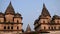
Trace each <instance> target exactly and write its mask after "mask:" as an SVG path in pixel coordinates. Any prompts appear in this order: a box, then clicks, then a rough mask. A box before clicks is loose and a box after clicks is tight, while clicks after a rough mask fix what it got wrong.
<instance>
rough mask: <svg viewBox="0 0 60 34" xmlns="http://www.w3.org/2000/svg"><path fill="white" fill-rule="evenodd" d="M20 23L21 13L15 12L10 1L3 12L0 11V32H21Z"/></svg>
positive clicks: (13, 33)
mask: <svg viewBox="0 0 60 34" xmlns="http://www.w3.org/2000/svg"><path fill="white" fill-rule="evenodd" d="M22 25H23V23H22V16H21V14H19V13H15V11H14V8H13V7H12V4H11V2H10V4H9V5H8V7H7V9H6V11H5V13H2V12H0V34H17V33H18V32H19V33H22V31H23V29H22Z"/></svg>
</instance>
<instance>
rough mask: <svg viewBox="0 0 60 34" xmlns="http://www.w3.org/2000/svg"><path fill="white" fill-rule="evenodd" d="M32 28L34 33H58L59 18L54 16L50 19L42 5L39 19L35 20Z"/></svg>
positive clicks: (59, 29)
mask: <svg viewBox="0 0 60 34" xmlns="http://www.w3.org/2000/svg"><path fill="white" fill-rule="evenodd" d="M34 27H35V28H34V29H35V31H40V32H49V33H53V31H55V33H56V32H60V16H58V15H54V16H53V17H52V18H51V16H50V14H49V12H48V10H47V8H46V6H45V4H43V9H42V13H41V15H40V16H39V18H38V19H36V20H35V22H34Z"/></svg>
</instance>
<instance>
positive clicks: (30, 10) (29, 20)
mask: <svg viewBox="0 0 60 34" xmlns="http://www.w3.org/2000/svg"><path fill="white" fill-rule="evenodd" d="M10 1H11V3H12V5H13V7H14V9H15V12H19V13H20V14H21V15H22V17H23V20H22V23H23V29H24V30H25V29H26V27H27V25H28V24H29V25H30V27H31V29H32V30H33V29H34V25H33V24H34V21H35V20H36V19H37V18H38V16H39V15H40V14H41V11H42V7H43V3H45V5H46V7H47V9H48V11H49V12H50V14H51V16H53V15H54V14H57V15H60V0H0V12H3V13H4V12H5V10H6V8H7V6H8V5H9V3H10Z"/></svg>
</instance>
